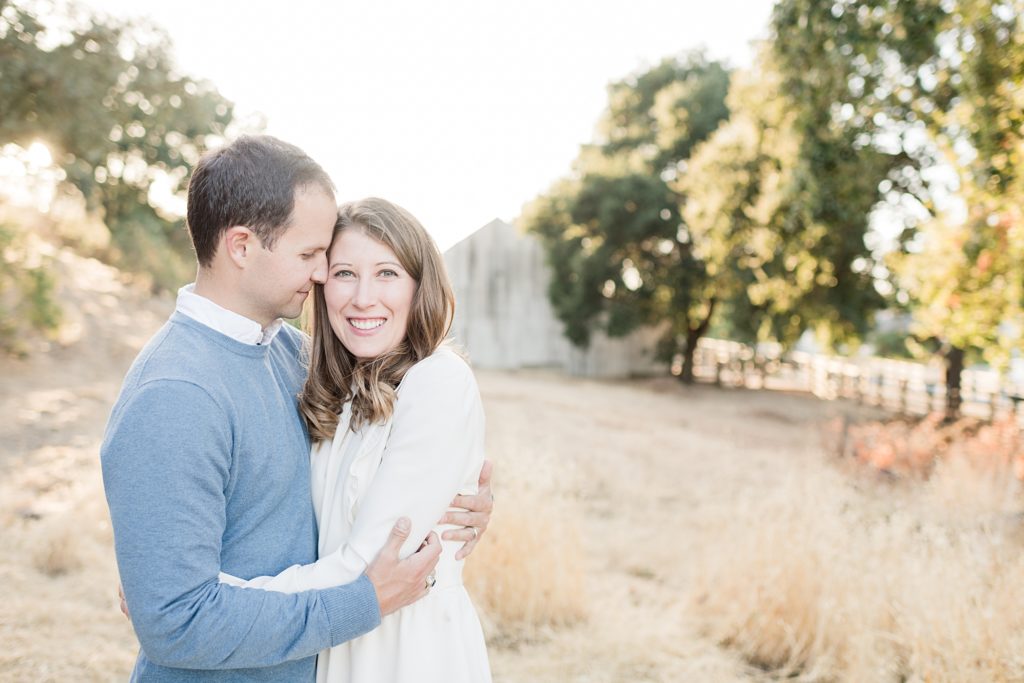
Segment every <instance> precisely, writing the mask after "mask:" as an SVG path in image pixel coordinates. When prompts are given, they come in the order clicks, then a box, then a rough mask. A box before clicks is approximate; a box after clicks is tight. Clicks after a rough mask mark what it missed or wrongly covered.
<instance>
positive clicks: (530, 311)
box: [444, 219, 667, 378]
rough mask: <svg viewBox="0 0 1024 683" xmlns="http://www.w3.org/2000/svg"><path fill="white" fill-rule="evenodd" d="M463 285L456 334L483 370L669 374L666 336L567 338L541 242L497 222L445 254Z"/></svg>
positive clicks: (639, 332)
mask: <svg viewBox="0 0 1024 683" xmlns="http://www.w3.org/2000/svg"><path fill="white" fill-rule="evenodd" d="M444 257H445V261H446V262H447V264H448V273H449V275H450V276H451V279H452V282H453V284H454V286H455V298H456V302H457V305H456V312H455V322H454V324H453V326H452V336H453V337H454V338H455V340H456V341H457V342H458V343H459V344H461V345H462V346H463V347H464V348H465V349H466V350H467V351H468V352H469V356H470V358H471V359H472V361H473V364H474V365H475V366H476V367H479V368H494V369H518V368H525V367H558V368H563V369H565V370H566V371H568V372H569V373H571V374H574V375H582V376H586V377H602V378H621V377H630V376H635V375H652V374H665V373H666V372H667V365H666V364H665V363H660V362H656V361H655V360H654V349H655V344H656V343H657V340H658V333H657V331H656V330H654V329H652V328H646V329H642V330H637V331H636V332H634V333H633V334H630V335H628V336H626V337H623V338H609V337H608V336H607V335H605V334H604V333H595V334H593V335H592V336H591V343H590V346H589V347H588V348H587V349H577V348H576V347H574V346H573V345H572V344H570V343H569V342H568V340H566V339H565V337H564V336H563V334H562V329H563V326H562V323H561V322H560V321H559V320H558V319H557V318H556V317H555V314H554V312H553V311H552V309H551V304H550V302H549V301H548V296H547V289H548V282H549V281H550V275H549V272H548V267H547V264H546V263H545V260H544V251H543V248H542V247H541V244H540V242H539V241H538V240H537V238H535V237H533V236H532V235H526V234H522V233H520V232H519V231H518V230H517V229H516V228H515V227H513V226H512V225H509V224H508V223H505V222H504V221H501V220H497V219H496V220H493V221H491V222H490V223H488V224H487V225H485V226H484V227H482V228H480V229H479V230H477V231H476V232H474V233H473V234H472V235H470V236H469V237H467V238H465V239H464V240H462V241H461V242H459V243H458V244H456V245H455V246H453V247H451V248H450V249H448V250H447V251H446V252H445V254H444Z"/></svg>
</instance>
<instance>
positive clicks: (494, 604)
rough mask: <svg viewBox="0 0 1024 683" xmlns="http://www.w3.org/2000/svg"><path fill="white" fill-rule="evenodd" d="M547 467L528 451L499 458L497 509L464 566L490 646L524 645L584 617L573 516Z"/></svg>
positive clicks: (574, 510) (551, 467) (580, 555)
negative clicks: (500, 643)
mask: <svg viewBox="0 0 1024 683" xmlns="http://www.w3.org/2000/svg"><path fill="white" fill-rule="evenodd" d="M554 462H555V461H554V460H552V459H544V458H542V457H540V455H539V454H537V453H530V452H528V451H520V452H519V453H517V454H516V455H515V456H514V457H507V458H504V459H503V463H504V465H503V467H502V469H501V475H500V478H499V481H498V483H497V484H496V488H497V495H498V496H499V497H500V500H501V501H502V502H501V504H499V505H498V506H497V509H496V510H495V512H494V519H493V520H492V522H491V525H490V528H489V530H488V532H487V536H486V542H484V543H481V544H480V545H479V547H478V549H477V550H476V551H475V552H474V554H473V556H472V557H471V559H470V560H469V561H468V562H467V563H466V570H465V579H466V585H467V588H468V590H469V591H470V592H471V594H472V596H473V602H474V604H476V606H477V609H478V610H479V611H480V612H481V616H482V618H483V619H484V620H485V621H486V622H487V623H488V625H489V626H490V631H491V633H492V637H493V639H501V640H506V641H507V640H509V639H516V638H529V637H531V635H532V634H533V633H535V632H536V629H538V628H543V627H550V626H564V625H567V624H572V623H575V622H578V621H579V620H580V619H582V618H583V617H584V615H585V613H586V587H585V583H584V569H583V551H582V547H581V543H580V529H579V519H578V517H579V513H578V509H577V506H575V505H573V504H572V502H567V501H565V500H563V499H562V498H561V497H560V495H559V493H560V491H561V490H563V489H564V483H565V482H564V480H563V479H562V478H561V477H559V476H557V468H556V467H555V466H554ZM506 501H507V504H506ZM539 520H544V521H543V522H540V521H539Z"/></svg>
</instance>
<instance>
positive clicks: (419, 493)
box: [221, 199, 490, 683]
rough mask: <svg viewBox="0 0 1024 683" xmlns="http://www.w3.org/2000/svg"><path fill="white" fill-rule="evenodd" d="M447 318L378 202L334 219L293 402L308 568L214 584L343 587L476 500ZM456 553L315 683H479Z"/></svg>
mask: <svg viewBox="0 0 1024 683" xmlns="http://www.w3.org/2000/svg"><path fill="white" fill-rule="evenodd" d="M453 313H454V296H453V294H452V288H451V284H450V283H449V281H448V277H447V274H446V272H445V268H444V261H443V259H442V257H441V254H440V252H439V251H438V249H437V246H436V245H435V244H434V242H433V240H432V239H431V238H430V236H429V235H428V234H427V232H426V231H425V230H424V229H423V227H422V226H421V225H420V223H419V222H418V221H417V220H416V219H415V218H414V217H413V216H412V215H410V214H409V213H408V212H406V211H405V210H404V209H402V208H400V207H398V206H395V205H394V204H391V203H389V202H386V201H384V200H381V199H364V200H362V201H359V202H353V203H349V204H345V205H343V206H342V207H341V208H340V209H339V216H338V222H337V224H336V225H335V231H334V238H333V241H332V244H331V248H330V250H329V251H328V280H327V282H326V283H325V284H324V285H322V286H319V285H318V286H317V287H316V291H315V294H314V305H313V320H312V328H313V329H312V351H311V354H310V368H309V378H308V380H307V382H306V386H305V388H304V390H303V393H302V396H301V398H300V406H301V409H302V413H303V415H304V417H305V419H306V422H307V425H308V426H309V432H310V435H311V436H312V438H313V439H314V442H315V445H314V448H313V452H312V455H311V464H312V490H313V503H314V506H315V510H316V515H317V521H318V523H319V529H320V539H319V541H320V547H319V556H320V559H319V560H318V561H317V562H316V563H314V564H310V565H303V566H299V565H296V566H293V567H289V568H288V569H286V570H285V571H283V572H282V573H280V574H278V575H277V576H273V577H258V578H255V579H252V580H250V581H242V580H240V579H237V578H235V577H231V576H228V575H224V574H222V575H221V580H222V581H225V582H228V583H233V584H235V585H240V586H247V587H251V588H262V589H264V590H275V591H281V592H289V593H290V592H300V591H303V590H309V589H313V588H321V587H326V586H333V585H337V584H339V583H346V582H348V581H352V580H354V579H356V578H357V577H358V576H359V575H360V574H361V573H362V572H363V571H364V570H365V569H366V566H367V564H368V563H369V562H370V561H371V560H372V559H373V557H374V555H375V554H376V552H377V550H378V549H379V548H380V547H381V545H383V543H384V540H385V539H386V538H387V535H388V532H389V530H390V529H391V526H392V525H393V524H394V522H395V520H396V519H397V518H398V517H400V516H407V517H409V518H410V519H411V520H412V530H411V533H410V534H409V539H408V541H407V543H406V546H405V547H404V548H403V549H402V556H403V557H404V556H407V555H409V554H411V553H412V552H414V551H415V550H416V548H417V547H418V546H419V545H420V544H421V543H422V542H423V541H424V539H426V538H427V536H428V534H429V533H430V532H431V529H432V528H434V524H435V520H437V519H439V518H440V517H441V515H442V513H444V512H445V510H446V509H447V507H448V504H449V501H451V500H452V497H453V496H454V495H455V494H457V493H458V494H472V493H474V492H475V491H476V488H477V478H478V475H479V472H480V467H481V465H482V463H483V428H484V416H483V409H482V406H481V403H480V395H479V392H478V390H477V386H476V381H475V379H474V378H473V374H472V371H471V370H470V369H469V367H468V365H467V364H466V362H465V361H464V360H463V359H462V358H461V357H460V356H458V355H457V354H456V353H455V352H453V351H452V350H451V349H450V348H448V347H447V346H446V345H445V344H444V338H445V335H447V333H448V330H449V327H450V325H451V319H452V315H453ZM436 531H438V533H439V534H440V532H441V531H442V529H441V528H440V527H438V528H437V529H436ZM458 546H459V544H458V543H455V542H444V549H443V552H442V554H441V558H440V560H439V562H438V565H437V568H436V570H435V573H434V581H435V583H434V585H433V587H432V588H431V590H430V591H429V593H428V595H427V596H426V597H424V598H423V599H421V600H419V601H418V602H416V603H414V604H412V605H410V606H409V607H406V608H404V609H402V610H399V611H398V612H396V613H395V614H391V615H388V616H386V617H384V618H383V619H382V621H381V625H380V627H379V628H377V629H376V630H374V631H372V632H371V633H368V634H367V635H365V636H362V637H361V638H357V639H356V640H353V641H350V642H348V643H344V644H342V645H339V646H337V647H334V648H332V649H330V650H327V651H324V652H322V653H321V654H320V656H319V659H318V660H317V680H318V681H320V682H330V683H335V682H339V681H355V682H356V683H370V682H376V681H381V682H384V681H444V682H445V683H458V682H460V681H465V682H467V683H479V682H481V681H489V680H490V670H489V666H488V663H487V652H486V648H485V644H484V638H483V632H482V630H481V628H480V622H479V619H478V618H477V615H476V612H475V611H474V609H473V606H472V603H471V602H470V599H469V595H468V594H467V593H466V591H465V588H463V586H462V561H461V560H458V559H456V555H455V554H456V551H457V550H458Z"/></svg>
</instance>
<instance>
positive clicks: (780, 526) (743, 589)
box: [691, 458, 1024, 683]
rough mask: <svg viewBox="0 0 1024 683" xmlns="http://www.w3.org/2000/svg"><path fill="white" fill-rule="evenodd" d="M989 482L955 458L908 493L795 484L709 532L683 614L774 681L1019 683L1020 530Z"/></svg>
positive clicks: (816, 478) (806, 478)
mask: <svg viewBox="0 0 1024 683" xmlns="http://www.w3.org/2000/svg"><path fill="white" fill-rule="evenodd" d="M953 477H955V484H954V479H953ZM993 481H994V478H993V477H992V476H991V473H990V472H988V471H984V470H979V469H976V468H973V469H972V468H971V467H970V466H968V465H966V464H965V461H964V460H962V459H960V458H952V459H951V460H949V461H948V462H945V463H943V465H942V466H941V467H940V468H939V469H938V470H937V471H936V472H935V475H934V476H933V478H932V479H931V480H930V481H929V482H927V483H923V484H919V483H916V482H915V483H913V484H911V485H909V486H904V485H902V484H901V485H888V486H883V485H880V484H879V483H878V482H877V481H866V480H863V479H858V478H857V476H856V475H854V476H852V477H851V475H850V474H848V473H842V472H840V471H838V470H837V469H827V468H822V469H819V470H817V471H806V470H805V471H802V472H800V473H798V474H794V475H793V478H792V480H791V481H789V482H787V483H786V484H784V485H782V486H780V487H778V488H775V489H773V490H769V491H765V492H764V495H763V496H762V497H760V498H758V499H757V500H753V499H749V500H745V501H743V502H742V504H741V505H740V506H738V507H737V508H736V509H735V510H734V514H732V515H728V516H724V517H723V518H722V519H721V520H719V521H718V524H719V525H720V527H719V528H718V530H717V532H716V533H715V535H714V536H713V537H712V536H709V538H708V539H707V542H706V546H705V548H706V552H704V553H702V554H701V556H700V558H699V559H698V562H699V569H698V571H697V572H696V576H697V577H699V578H698V580H697V581H695V582H694V586H693V592H692V600H691V609H693V610H694V611H695V612H696V613H698V614H699V615H700V617H701V620H702V621H703V622H704V624H705V627H706V628H707V629H708V632H709V633H710V634H711V635H712V637H713V638H714V639H715V640H716V641H718V642H721V643H723V644H724V645H726V646H728V647H731V648H735V649H737V650H738V651H740V652H741V653H743V655H744V657H746V658H747V659H748V660H750V661H751V662H755V663H757V664H758V665H760V666H763V667H765V668H769V669H772V670H774V671H775V672H777V674H778V675H780V676H783V675H792V676H795V677H796V678H798V679H799V680H806V681H849V682H851V683H852V682H855V681H877V682H879V683H886V682H889V681H892V682H893V683H896V682H898V681H929V682H930V683H940V682H946V681H948V682H950V683H952V682H954V681H957V682H964V683H967V682H971V681H976V682H978V683H983V682H991V681H1016V680H1024V649H1022V646H1024V610H1022V608H1024V584H1022V583H1021V582H1020V580H1019V577H1021V576H1024V574H1022V573H1021V572H1022V571H1024V554H1022V552H1021V550H1022V548H1021V538H1020V535H1019V534H1020V520H1019V519H1018V518H1016V517H1008V516H1006V515H1005V514H1004V513H1003V512H1001V511H999V510H1000V507H999V506H993V503H995V502H999V503H1004V502H1005V500H1006V499H1005V498H1004V497H993V496H992V495H991V493H992V490H993V489H992V483H993ZM1011 481H1013V479H1012V478H1011ZM1000 487H1005V479H1004V480H1003V482H1002V484H1000ZM954 490H955V491H956V496H955V500H952V499H951V498H950V495H949V494H950V492H951V491H954ZM1018 501H1019V498H1018ZM716 539H719V540H716Z"/></svg>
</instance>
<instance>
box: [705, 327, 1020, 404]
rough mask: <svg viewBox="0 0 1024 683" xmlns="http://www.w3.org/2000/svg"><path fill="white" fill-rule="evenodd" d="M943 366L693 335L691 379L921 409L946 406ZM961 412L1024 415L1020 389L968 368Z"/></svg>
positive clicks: (988, 372)
mask: <svg viewBox="0 0 1024 683" xmlns="http://www.w3.org/2000/svg"><path fill="white" fill-rule="evenodd" d="M944 373H945V370H944V367H943V366H942V365H941V364H937V363H932V364H926V363H916V362H913V361H904V360H892V359H887V358H874V357H866V358H842V357H837V356H827V355H823V354H812V353H805V352H790V353H788V354H785V355H783V354H782V353H781V349H780V348H779V347H777V346H775V345H763V346H758V347H757V348H754V347H751V346H748V345H746V344H740V343H738V342H731V341H724V340H721V339H707V338H705V339H701V340H700V342H699V343H698V345H697V351H696V353H695V355H694V374H695V375H696V378H697V379H698V380H699V381H702V382H711V383H715V384H719V385H722V386H734V387H749V388H766V389H778V390H788V391H807V392H810V393H812V394H814V395H815V396H818V397H820V398H824V399H835V398H848V399H852V400H856V401H860V402H862V403H864V404H866V405H874V406H878V407H880V408H884V409H887V410H891V411H893V412H897V413H901V414H906V415H926V414H928V413H931V412H934V411H943V410H945V406H946V385H945V378H944ZM960 395H961V400H962V406H961V412H962V413H963V414H964V415H969V416H972V417H978V418H982V419H987V420H992V419H994V418H996V417H997V416H999V415H1002V414H1012V415H1014V416H1016V417H1018V418H1021V417H1024V416H1022V415H1021V413H1024V408H1021V406H1020V403H1021V401H1024V387H1020V386H1017V385H1013V384H1010V383H1008V382H1006V381H1005V380H1003V379H1002V378H1001V376H1000V374H999V373H998V372H996V371H993V370H977V369H968V370H965V371H964V373H963V378H962V388H961V391H960Z"/></svg>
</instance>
